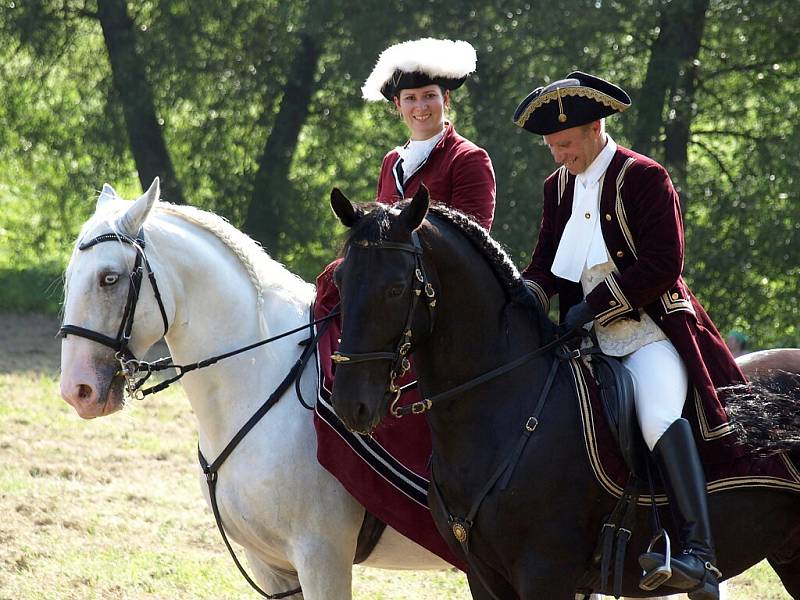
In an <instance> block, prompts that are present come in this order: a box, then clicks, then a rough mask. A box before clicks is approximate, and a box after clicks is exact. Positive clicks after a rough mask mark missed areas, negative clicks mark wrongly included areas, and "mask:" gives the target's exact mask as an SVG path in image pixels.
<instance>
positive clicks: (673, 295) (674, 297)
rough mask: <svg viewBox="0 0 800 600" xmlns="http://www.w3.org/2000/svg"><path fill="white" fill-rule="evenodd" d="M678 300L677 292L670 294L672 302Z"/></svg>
mask: <svg viewBox="0 0 800 600" xmlns="http://www.w3.org/2000/svg"><path fill="white" fill-rule="evenodd" d="M678 298H680V296H679V295H678V292H675V293H674V294H672V299H673V300H677V299H678Z"/></svg>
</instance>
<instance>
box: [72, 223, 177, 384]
mask: <svg viewBox="0 0 800 600" xmlns="http://www.w3.org/2000/svg"><path fill="white" fill-rule="evenodd" d="M103 242H122V243H123V244H128V245H129V246H132V247H133V248H134V249H135V250H136V260H135V262H134V263H133V269H132V270H131V272H130V274H129V276H128V278H129V279H130V285H129V286H128V297H127V299H126V300H125V308H124V310H123V312H122V321H121V322H120V324H119V329H118V330H117V336H116V337H113V338H112V337H110V336H107V335H105V334H103V333H100V332H97V331H93V330H91V329H86V328H85V327H79V326H77V325H67V324H64V325H62V326H61V327H60V328H59V330H58V333H59V335H61V337H67V335H70V334H71V335H76V336H78V337H82V338H86V339H87V340H92V341H93V342H97V343H98V344H102V345H103V346H107V347H108V348H111V349H112V350H114V351H115V354H114V358H116V359H117V360H118V361H119V364H120V370H119V371H118V372H117V373H116V374H117V375H119V374H122V375H124V376H125V382H126V383H125V387H126V391H127V392H128V393H129V394H131V395H134V394H135V393H136V391H137V390H138V389H139V387H140V386H141V384H142V383H144V380H141V381H136V379H135V375H136V373H137V371H138V370H139V369H138V367H139V361H137V360H136V357H135V356H134V355H133V352H131V351H130V348H129V347H128V345H129V344H130V340H131V329H132V328H133V317H134V313H135V312H136V303H137V302H138V301H139V291H140V289H141V287H142V276H143V275H144V272H145V271H146V272H147V277H148V279H149V280H150V285H151V286H152V288H153V294H154V295H155V297H156V302H157V303H158V309H159V311H161V319H162V321H163V323H164V335H166V334H167V330H168V329H169V323H168V321H167V312H166V310H165V309H164V303H163V301H162V300H161V293H160V292H159V291H158V285H157V284H156V276H155V273H153V269H152V268H150V262H149V261H148V260H147V256H146V255H145V253H144V230H143V229H140V230H139V233H138V234H137V235H136V237H135V238H133V237H131V236H128V235H125V234H122V233H104V234H102V235H98V236H97V237H95V238H92V239H91V240H89V241H88V242H83V243H81V244H80V245H79V246H78V250H81V251H82V250H87V249H89V248H91V247H93V246H96V245H97V244H101V243H103Z"/></svg>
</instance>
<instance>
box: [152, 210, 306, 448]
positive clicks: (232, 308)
mask: <svg viewBox="0 0 800 600" xmlns="http://www.w3.org/2000/svg"><path fill="white" fill-rule="evenodd" d="M169 224H170V226H171V227H175V226H177V227H179V228H181V229H182V232H181V233H182V235H180V236H177V235H163V234H161V235H159V233H158V232H154V236H155V237H156V238H158V239H154V240H153V243H152V244H151V246H150V247H151V248H152V253H153V256H154V258H155V260H153V262H154V263H156V264H154V269H155V270H156V275H157V277H158V280H159V285H162V280H165V279H168V280H169V282H168V284H167V285H168V286H169V288H170V289H171V290H172V295H173V299H174V304H175V311H174V312H175V314H174V318H173V320H172V322H171V323H170V329H169V332H168V334H167V336H166V341H167V345H168V346H169V349H170V353H171V355H172V358H173V360H174V361H175V362H176V363H177V364H187V363H192V362H196V361H198V360H202V359H205V358H209V357H211V356H216V355H219V354H222V353H226V352H229V351H231V350H234V349H237V348H240V347H242V346H246V345H249V344H252V343H254V342H257V341H259V340H261V339H264V338H266V337H269V336H271V335H275V334H277V333H281V332H283V331H286V330H289V329H293V328H295V327H298V326H300V325H303V324H305V323H307V322H308V321H307V319H308V311H309V307H310V299H311V296H310V293H309V291H308V289H307V288H303V287H302V283H301V282H299V281H298V290H297V297H296V298H294V299H287V297H286V296H287V295H286V293H283V294H281V295H278V294H276V293H274V292H272V291H271V290H270V288H269V282H266V285H265V286H264V288H265V290H264V302H263V306H262V307H261V308H260V310H259V308H258V307H257V293H256V290H255V288H254V286H253V284H252V282H251V281H250V277H249V276H248V273H247V269H246V268H245V267H244V265H243V263H242V261H241V260H240V259H239V258H237V257H236V255H235V254H234V253H233V251H232V250H231V249H230V248H229V247H227V246H226V245H225V244H223V243H222V242H221V241H220V239H219V238H218V237H216V236H215V235H214V234H212V233H211V232H209V231H207V230H205V229H203V228H202V227H200V226H197V225H194V224H188V223H185V222H182V221H180V220H179V219H178V220H176V219H175V218H169ZM165 231H169V227H168V228H167V229H166V230H165ZM275 267H276V268H280V269H282V268H283V267H280V266H279V265H277V264H276V265H275ZM264 323H266V327H264V326H263V324H264ZM307 335H308V334H307V332H299V333H297V334H295V335H292V336H289V337H287V338H284V339H282V340H278V341H276V342H273V343H271V344H269V345H266V346H262V347H260V348H256V349H253V350H250V351H248V352H245V353H243V354H241V355H237V356H233V357H231V358H228V359H225V360H222V361H220V362H219V363H217V364H216V365H213V366H210V367H207V368H203V369H198V370H196V371H193V372H191V373H189V374H187V375H186V376H185V377H184V378H183V379H182V380H181V382H182V384H183V387H184V389H185V390H186V395H187V397H188V398H189V401H190V403H191V405H192V408H193V411H194V413H195V415H196V417H197V420H198V429H199V434H200V445H201V448H202V450H203V452H204V454H206V456H215V455H216V454H217V453H218V452H219V451H220V450H221V449H222V448H223V447H224V446H225V444H226V443H227V442H228V440H229V439H230V438H231V437H232V436H233V435H234V434H235V433H236V431H238V429H239V428H240V427H241V425H242V424H243V423H245V422H246V421H247V419H248V418H250V416H251V415H252V414H253V413H254V412H255V411H256V410H257V408H258V407H259V406H260V405H261V404H262V403H263V402H264V401H265V400H266V398H267V396H268V395H269V393H271V391H272V388H274V387H275V386H277V384H278V383H279V382H280V381H281V380H282V379H283V377H284V376H285V375H286V373H288V371H289V369H290V368H291V365H292V364H293V363H294V362H295V361H296V360H297V358H298V356H299V352H300V350H299V347H298V342H299V341H300V340H302V339H304V338H305V337H307ZM291 404H292V405H297V402H295V401H294V400H292V401H291Z"/></svg>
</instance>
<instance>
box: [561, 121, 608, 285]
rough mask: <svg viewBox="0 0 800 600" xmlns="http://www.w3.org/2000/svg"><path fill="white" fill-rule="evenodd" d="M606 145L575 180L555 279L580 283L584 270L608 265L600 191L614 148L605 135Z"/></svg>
mask: <svg viewBox="0 0 800 600" xmlns="http://www.w3.org/2000/svg"><path fill="white" fill-rule="evenodd" d="M606 139H607V141H606V145H605V147H604V148H603V149H602V150H601V151H600V154H598V155H597V156H596V157H595V159H594V161H592V164H591V165H589V167H588V168H587V169H586V170H585V171H583V172H582V173H579V174H578V176H577V177H576V178H575V191H574V194H573V197H572V215H571V216H570V218H569V221H567V225H566V227H565V228H564V234H563V235H562V236H561V241H560V242H559V244H558V250H556V256H555V258H554V259H553V266H552V267H550V270H551V271H552V272H553V274H554V275H557V276H558V277H562V278H564V279H569V280H570V281H575V282H577V281H580V278H581V273H583V270H584V268H587V269H589V268H591V267H593V266H595V265H600V264H603V263H605V262H606V261H608V252H607V251H606V244H605V241H604V240H603V232H602V231H601V229H600V219H599V214H598V213H599V212H600V189H601V187H602V182H603V177H604V176H605V173H606V169H608V165H609V164H611V159H612V158H614V153H616V151H617V144H616V142H614V140H612V139H611V136H610V135H607V134H606Z"/></svg>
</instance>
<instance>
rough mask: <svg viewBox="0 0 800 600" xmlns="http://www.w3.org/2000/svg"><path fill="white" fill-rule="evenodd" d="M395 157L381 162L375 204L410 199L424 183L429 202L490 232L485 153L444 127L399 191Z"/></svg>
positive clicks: (490, 183) (490, 184)
mask: <svg viewBox="0 0 800 600" xmlns="http://www.w3.org/2000/svg"><path fill="white" fill-rule="evenodd" d="M398 157H399V156H398V153H397V150H392V151H391V152H389V153H388V154H387V155H386V156H384V158H383V164H382V165H381V174H380V177H379V178H378V193H377V200H378V202H382V203H384V204H394V203H395V202H397V201H398V200H402V199H403V198H411V197H413V196H414V194H415V193H416V191H417V190H418V189H419V186H420V183H424V184H425V186H426V187H427V188H428V191H430V197H431V200H432V201H434V202H440V203H442V204H446V205H448V206H452V207H453V208H457V209H458V210H460V211H461V212H463V213H466V214H468V215H469V216H471V217H472V218H474V219H475V220H476V221H477V222H478V223H480V224H481V225H483V226H484V227H485V228H486V229H490V228H491V226H492V219H493V218H494V203H495V193H496V188H495V179H494V170H493V169H492V161H491V160H490V159H489V155H488V154H487V153H486V150H484V149H483V148H480V147H478V146H476V145H475V144H473V143H472V142H470V141H469V140H468V139H466V138H463V137H461V136H460V135H458V134H457V133H456V130H455V129H453V125H452V124H451V123H448V124H447V126H446V128H445V132H444V135H443V136H442V139H441V140H439V143H437V144H436V146H434V147H433V150H431V153H430V155H429V156H428V160H427V161H425V164H423V165H422V167H420V168H419V169H418V170H417V172H416V173H414V175H412V176H411V178H410V179H408V180H407V181H406V183H405V185H404V186H403V189H402V190H400V189H399V188H398V184H397V181H396V180H395V176H394V172H393V168H394V165H395V163H396V162H397V159H398Z"/></svg>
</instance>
